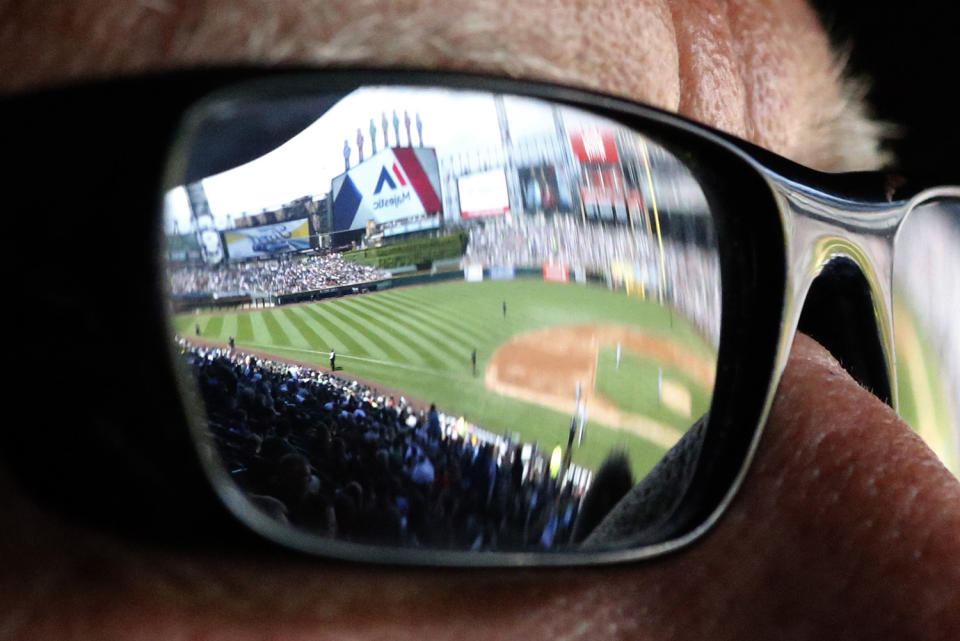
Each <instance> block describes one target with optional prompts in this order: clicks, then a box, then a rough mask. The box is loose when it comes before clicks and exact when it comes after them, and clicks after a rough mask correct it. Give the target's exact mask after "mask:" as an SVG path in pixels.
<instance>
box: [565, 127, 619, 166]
mask: <svg viewBox="0 0 960 641" xmlns="http://www.w3.org/2000/svg"><path fill="white" fill-rule="evenodd" d="M570 147H571V148H572V149H573V155H574V156H576V157H577V160H579V161H580V162H582V163H600V164H616V163H618V162H620V154H619V153H617V142H616V139H615V138H614V135H613V131H611V130H609V129H585V130H583V131H571V132H570Z"/></svg>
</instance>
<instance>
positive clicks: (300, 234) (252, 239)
mask: <svg viewBox="0 0 960 641" xmlns="http://www.w3.org/2000/svg"><path fill="white" fill-rule="evenodd" d="M223 241H224V244H225V245H226V248H227V256H228V257H229V258H230V260H240V259H244V258H269V257H271V256H277V255H279V254H285V253H287V252H291V251H300V250H303V249H310V219H309V218H299V219H297V220H288V221H286V222H283V223H275V224H273V225H260V226H259V227H247V228H245V229H233V230H230V231H225V232H223Z"/></svg>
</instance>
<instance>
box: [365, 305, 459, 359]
mask: <svg viewBox="0 0 960 641" xmlns="http://www.w3.org/2000/svg"><path fill="white" fill-rule="evenodd" d="M351 300H352V302H353V303H354V305H356V306H358V307H362V308H363V309H365V310H367V311H369V312H370V313H371V314H373V317H374V318H382V319H383V320H384V322H385V324H386V328H387V329H386V331H387V332H388V333H389V334H391V335H392V336H394V337H396V339H397V340H399V341H403V342H404V343H406V344H407V345H409V346H410V349H412V350H413V351H414V353H416V354H417V356H418V357H419V358H420V360H421V362H422V363H423V364H425V365H428V366H429V367H431V368H434V369H446V366H447V359H445V358H444V357H443V355H442V354H441V353H440V352H439V351H438V350H437V349H436V343H435V342H433V341H432V340H431V339H430V337H428V336H427V334H426V332H424V331H423V329H422V328H420V327H417V326H416V325H415V324H414V323H411V322H410V320H409V319H408V318H407V317H406V313H403V314H394V313H393V312H390V310H385V309H384V306H383V305H381V304H380V300H379V297H374V296H358V297H356V298H353V299H351ZM384 312H387V313H384Z"/></svg>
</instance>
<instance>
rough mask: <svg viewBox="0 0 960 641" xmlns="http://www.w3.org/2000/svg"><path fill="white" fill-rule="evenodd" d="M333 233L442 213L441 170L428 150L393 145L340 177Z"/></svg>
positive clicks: (334, 195) (334, 187)
mask: <svg viewBox="0 0 960 641" xmlns="http://www.w3.org/2000/svg"><path fill="white" fill-rule="evenodd" d="M331 197H332V198H333V231H345V230H352V229H363V228H365V227H366V225H367V223H368V222H369V221H373V222H374V223H376V224H378V225H379V224H383V223H388V222H391V221H395V220H405V219H408V218H417V217H422V216H428V215H434V214H439V213H440V212H441V211H442V210H443V205H442V204H441V201H440V169H439V165H438V164H437V154H436V151H435V150H434V149H432V148H426V147H394V148H390V149H384V150H383V151H380V152H378V153H377V154H376V155H374V156H373V157H371V158H370V159H368V160H366V161H364V162H362V163H360V164H359V165H357V166H356V167H353V168H352V169H350V170H349V171H347V172H346V173H343V174H340V175H339V176H337V177H336V178H334V179H333V181H332V183H331Z"/></svg>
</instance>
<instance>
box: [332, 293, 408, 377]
mask: <svg viewBox="0 0 960 641" xmlns="http://www.w3.org/2000/svg"><path fill="white" fill-rule="evenodd" d="M358 300H360V297H352V298H349V299H346V300H343V301H342V302H340V303H339V304H340V309H341V310H342V311H343V312H344V313H345V314H350V315H352V316H353V317H354V318H355V319H356V322H357V324H358V325H359V326H360V327H362V328H363V331H365V332H366V333H367V335H370V334H374V335H376V337H377V338H378V339H381V340H384V341H386V342H387V344H388V345H389V346H390V347H391V348H392V349H393V350H394V351H395V352H396V353H397V358H398V359H399V360H398V361H397V362H400V363H407V364H410V365H418V364H419V365H423V364H425V362H424V360H423V356H422V355H421V353H420V352H421V350H420V349H419V348H418V346H416V345H415V344H411V342H410V340H409V339H407V338H406V337H405V336H404V335H403V334H401V333H399V332H397V331H396V328H395V326H394V325H393V323H392V320H393V319H392V318H391V317H389V316H383V315H381V314H379V313H377V312H373V313H371V312H370V310H369V309H368V306H367V305H360V304H358V302H357V301H358Z"/></svg>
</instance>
